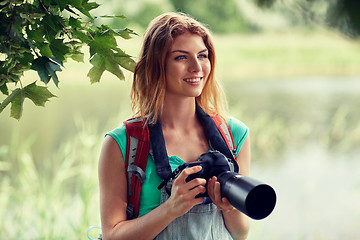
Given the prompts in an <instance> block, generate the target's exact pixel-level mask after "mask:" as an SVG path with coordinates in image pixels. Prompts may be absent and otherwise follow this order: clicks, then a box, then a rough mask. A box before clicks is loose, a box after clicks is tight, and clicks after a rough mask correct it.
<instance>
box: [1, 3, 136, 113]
mask: <svg viewBox="0 0 360 240" xmlns="http://www.w3.org/2000/svg"><path fill="white" fill-rule="evenodd" d="M98 7H99V4H97V3H96V2H89V1H88V0H38V1H36V0H25V1H23V0H1V1H0V43H1V45H0V91H1V93H2V94H3V95H5V99H4V100H3V101H2V102H1V103H0V113H1V112H2V111H3V110H4V109H5V108H6V107H7V106H8V105H9V104H11V117H14V118H16V119H20V117H21V114H22V109H23V102H24V99H25V98H29V99H30V100H32V101H33V102H34V104H35V105H38V106H44V104H45V102H46V101H48V100H49V98H52V97H54V95H53V94H52V93H51V92H50V91H49V90H48V88H47V85H48V84H49V82H50V80H52V81H53V83H54V84H55V85H56V86H58V84H59V79H58V77H57V74H56V72H57V71H61V68H62V67H63V64H64V62H66V60H68V59H73V60H75V61H78V62H83V61H84V53H83V52H82V49H83V46H88V47H89V52H90V63H91V64H92V65H93V67H92V68H91V69H90V71H89V72H88V77H89V78H90V82H91V83H96V82H99V81H100V78H101V76H102V74H103V72H104V71H109V72H111V73H112V74H114V75H115V76H116V77H118V78H119V79H121V80H124V74H123V71H122V69H127V70H130V71H132V70H133V68H134V64H135V63H134V61H133V60H132V58H131V57H130V56H129V55H127V54H126V53H125V52H124V51H123V50H121V49H120V48H119V47H118V46H117V43H116V37H121V38H124V39H129V38H131V34H135V33H134V32H133V31H132V30H130V29H128V28H124V29H112V28H110V27H109V26H107V25H104V24H103V25H100V26H97V25H96V24H95V23H94V20H95V19H96V18H108V17H119V18H124V16H107V15H105V16H97V17H94V16H92V15H91V14H90V11H91V10H93V9H96V8H98ZM30 69H31V70H35V71H37V73H38V75H39V80H40V81H41V82H43V84H42V85H45V86H40V85H39V84H37V81H35V82H33V83H30V84H28V85H26V86H25V85H24V83H23V82H22V81H21V76H23V73H24V71H27V70H30Z"/></svg>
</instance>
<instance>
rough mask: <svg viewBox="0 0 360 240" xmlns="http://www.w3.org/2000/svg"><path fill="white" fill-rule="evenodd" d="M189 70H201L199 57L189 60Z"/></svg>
mask: <svg viewBox="0 0 360 240" xmlns="http://www.w3.org/2000/svg"><path fill="white" fill-rule="evenodd" d="M189 71H190V72H200V71H201V64H200V61H199V59H198V58H194V59H192V60H191V61H190V62H189Z"/></svg>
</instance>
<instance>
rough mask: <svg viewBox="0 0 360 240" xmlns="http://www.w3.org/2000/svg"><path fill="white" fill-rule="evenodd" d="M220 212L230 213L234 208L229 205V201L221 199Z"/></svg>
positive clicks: (224, 198)
mask: <svg viewBox="0 0 360 240" xmlns="http://www.w3.org/2000/svg"><path fill="white" fill-rule="evenodd" d="M222 203H223V204H222V206H223V207H222V211H223V212H230V211H232V210H234V209H235V208H234V207H233V205H231V203H230V202H229V200H228V199H227V198H226V197H223V198H222Z"/></svg>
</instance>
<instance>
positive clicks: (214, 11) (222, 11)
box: [170, 0, 252, 33]
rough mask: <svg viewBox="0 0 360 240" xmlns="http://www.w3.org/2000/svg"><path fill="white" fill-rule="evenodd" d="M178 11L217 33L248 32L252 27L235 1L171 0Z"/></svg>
mask: <svg viewBox="0 0 360 240" xmlns="http://www.w3.org/2000/svg"><path fill="white" fill-rule="evenodd" d="M170 2H171V3H172V5H173V6H174V8H175V9H176V10H177V11H181V12H185V13H188V14H190V15H191V16H193V17H194V18H196V19H197V20H199V21H200V22H203V23H206V24H207V25H208V27H209V28H210V29H211V30H212V31H213V32H217V33H234V32H248V31H249V30H251V29H252V26H251V25H250V24H249V23H248V22H246V21H245V19H244V18H243V17H242V15H241V14H240V12H239V8H238V6H237V4H236V2H235V1H234V0H222V1H218V0H197V1H193V0H170Z"/></svg>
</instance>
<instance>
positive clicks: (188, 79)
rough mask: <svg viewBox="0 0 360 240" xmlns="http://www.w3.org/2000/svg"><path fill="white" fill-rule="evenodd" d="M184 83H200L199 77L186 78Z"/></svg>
mask: <svg viewBox="0 0 360 240" xmlns="http://www.w3.org/2000/svg"><path fill="white" fill-rule="evenodd" d="M184 80H185V81H186V82H191V83H194V82H200V81H201V77H199V78H187V79H184Z"/></svg>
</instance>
